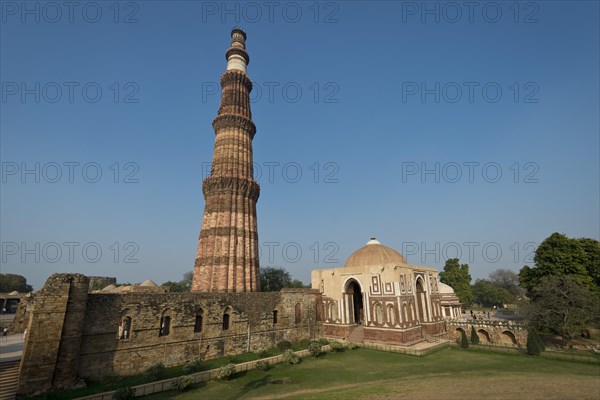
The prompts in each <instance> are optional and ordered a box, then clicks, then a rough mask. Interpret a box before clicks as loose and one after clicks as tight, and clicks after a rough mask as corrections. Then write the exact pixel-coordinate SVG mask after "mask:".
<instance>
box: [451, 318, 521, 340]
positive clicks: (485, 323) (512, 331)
mask: <svg viewBox="0 0 600 400" xmlns="http://www.w3.org/2000/svg"><path fill="white" fill-rule="evenodd" d="M471 327H475V331H476V332H477V335H478V336H479V340H480V342H481V343H482V344H487V343H491V344H504V345H510V346H525V344H526V343H527V328H526V327H525V325H524V324H522V323H520V322H515V321H496V320H479V319H478V320H468V321H465V320H455V319H449V320H447V321H446V332H447V334H446V337H447V338H448V339H449V340H456V339H458V338H460V332H461V330H462V331H464V332H465V333H466V335H467V337H468V338H470V337H471Z"/></svg>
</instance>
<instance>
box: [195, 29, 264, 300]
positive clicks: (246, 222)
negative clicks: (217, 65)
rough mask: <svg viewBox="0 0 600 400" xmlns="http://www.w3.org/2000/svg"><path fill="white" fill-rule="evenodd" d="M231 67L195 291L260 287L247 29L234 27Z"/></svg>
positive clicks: (208, 184)
mask: <svg viewBox="0 0 600 400" xmlns="http://www.w3.org/2000/svg"><path fill="white" fill-rule="evenodd" d="M231 38H232V42H231V47H230V48H229V49H228V50H227V53H226V57H227V71H226V72H225V73H224V74H223V75H222V76H221V88H222V95H221V106H220V107H219V111H218V113H217V117H216V118H215V119H214V121H213V128H214V131H215V135H216V139H215V146H214V150H213V161H212V168H211V173H210V176H209V177H208V178H206V179H205V180H204V182H203V183H202V192H203V194H204V199H205V201H206V204H205V208H204V216H203V218H202V228H201V230H200V238H199V239H198V250H197V252H196V262H195V264H194V279H193V282H192V291H197V292H253V291H258V290H260V284H259V276H258V271H259V261H258V231H257V223H256V202H257V201H258V197H259V193H260V187H259V185H258V183H256V181H254V174H253V163H252V139H253V137H254V134H255V132H256V127H255V126H254V123H253V122H252V112H251V111H250V92H251V91H252V81H251V80H250V78H249V77H248V75H247V74H246V65H247V64H248V62H249V57H248V53H246V50H245V47H246V46H245V41H246V35H245V33H244V32H243V31H242V30H241V29H234V30H233V31H232V32H231Z"/></svg>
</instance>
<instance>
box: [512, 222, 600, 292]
mask: <svg viewBox="0 0 600 400" xmlns="http://www.w3.org/2000/svg"><path fill="white" fill-rule="evenodd" d="M533 260H534V262H535V267H533V268H531V267H529V266H524V267H523V268H522V269H521V271H520V272H519V282H520V285H521V286H522V287H523V288H525V289H527V295H528V296H529V297H531V296H533V291H534V288H535V287H536V286H537V285H539V284H540V282H541V281H542V279H543V278H544V277H548V276H565V275H570V276H572V277H573V278H574V279H575V280H576V281H577V282H578V283H579V284H581V285H585V286H587V287H588V288H589V289H591V290H594V291H599V290H600V287H599V286H598V284H597V283H595V281H596V278H598V275H599V274H600V272H598V271H599V268H598V265H599V264H600V243H599V242H598V241H597V240H593V239H585V238H584V239H571V238H568V237H567V236H565V235H563V234H560V233H553V234H552V235H550V236H549V237H547V238H546V239H544V241H543V242H542V243H541V244H540V245H539V246H538V248H537V249H536V250H535V257H534V259H533ZM590 271H591V273H590Z"/></svg>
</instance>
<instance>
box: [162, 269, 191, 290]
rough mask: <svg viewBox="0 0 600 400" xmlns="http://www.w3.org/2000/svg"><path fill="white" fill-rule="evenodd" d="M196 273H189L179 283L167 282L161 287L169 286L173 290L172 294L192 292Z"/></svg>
mask: <svg viewBox="0 0 600 400" xmlns="http://www.w3.org/2000/svg"><path fill="white" fill-rule="evenodd" d="M193 277H194V272H193V271H189V272H186V273H185V274H183V279H182V280H180V281H179V282H173V281H167V282H165V283H163V284H162V285H161V286H168V287H170V288H171V292H189V291H190V290H192V279H193Z"/></svg>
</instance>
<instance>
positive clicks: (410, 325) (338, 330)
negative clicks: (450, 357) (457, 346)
mask: <svg viewBox="0 0 600 400" xmlns="http://www.w3.org/2000/svg"><path fill="white" fill-rule="evenodd" d="M311 280H312V288H313V289H318V290H319V291H320V292H321V294H322V299H323V301H322V303H319V304H317V318H320V319H321V320H322V322H323V334H324V335H325V336H329V337H339V338H344V339H347V338H349V337H350V340H352V339H354V338H355V337H356V338H360V337H361V336H362V337H363V340H365V341H372V342H385V343H393V344H401V345H411V344H414V343H417V342H420V341H422V340H425V339H426V337H427V336H438V335H439V336H441V335H444V334H445V333H446V332H445V324H444V314H443V313H442V297H443V295H444V294H443V293H445V294H446V295H447V296H446V297H447V298H448V299H450V297H451V296H452V295H453V291H452V288H450V286H447V285H443V284H441V283H440V282H438V271H437V270H436V269H434V268H429V267H423V266H417V265H411V264H409V263H407V262H406V259H405V258H404V256H402V254H400V253H398V252H397V251H396V250H394V249H392V248H389V247H387V246H385V245H383V244H381V243H380V242H379V241H378V240H377V239H375V238H371V240H369V241H368V242H367V244H366V245H365V246H363V247H361V248H360V249H358V250H356V251H355V252H354V253H353V254H352V255H351V256H350V257H349V258H348V260H347V261H346V264H345V265H344V267H342V268H333V269H321V270H313V271H312V275H311ZM441 285H443V287H442V286H441ZM447 288H449V289H450V291H448V289H447ZM450 292H451V293H450ZM453 300H456V302H457V301H458V300H457V299H456V296H454V299H453ZM458 306H459V307H460V303H458Z"/></svg>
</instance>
